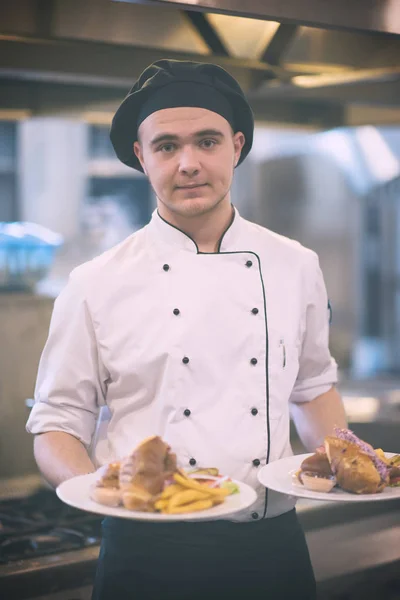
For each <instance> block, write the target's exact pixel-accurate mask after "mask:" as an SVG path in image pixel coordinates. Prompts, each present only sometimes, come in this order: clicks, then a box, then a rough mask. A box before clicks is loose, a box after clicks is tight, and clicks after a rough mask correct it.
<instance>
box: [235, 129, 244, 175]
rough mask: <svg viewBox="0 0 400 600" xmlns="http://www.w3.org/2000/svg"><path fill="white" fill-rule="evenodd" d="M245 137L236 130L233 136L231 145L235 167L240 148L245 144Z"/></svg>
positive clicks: (240, 151)
mask: <svg viewBox="0 0 400 600" xmlns="http://www.w3.org/2000/svg"><path fill="white" fill-rule="evenodd" d="M245 141H246V138H245V137H244V134H243V133H242V132H241V131H237V132H236V133H235V135H234V136H233V146H234V149H235V167H236V165H237V164H238V162H239V159H240V155H241V153H242V148H243V146H244V144H245Z"/></svg>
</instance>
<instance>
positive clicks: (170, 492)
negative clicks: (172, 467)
mask: <svg viewBox="0 0 400 600" xmlns="http://www.w3.org/2000/svg"><path fill="white" fill-rule="evenodd" d="M174 480H175V483H172V484H171V485H169V486H167V487H166V488H165V489H164V491H163V492H161V494H160V495H159V497H158V499H157V500H156V502H155V505H154V506H155V509H156V510H157V511H159V512H161V513H163V514H167V515H176V514H183V513H190V512H196V511H200V510H206V509H208V508H211V507H212V506H216V505H217V504H222V502H224V500H225V498H226V496H228V495H229V493H230V492H229V490H227V489H223V488H210V487H208V486H207V485H205V484H201V483H198V482H197V481H195V480H194V479H190V478H189V477H187V476H186V475H185V473H184V472H183V471H180V472H179V473H175V474H174Z"/></svg>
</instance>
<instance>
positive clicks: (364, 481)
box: [325, 436, 387, 494]
mask: <svg viewBox="0 0 400 600" xmlns="http://www.w3.org/2000/svg"><path fill="white" fill-rule="evenodd" d="M325 450H326V453H327V456H328V459H329V463H330V465H331V469H332V471H333V473H334V474H335V475H336V480H337V483H338V485H339V486H340V487H341V488H342V489H344V490H346V491H348V492H353V493H354V494H376V493H378V492H381V491H382V490H383V488H384V487H385V486H386V483H387V482H385V481H383V480H382V478H381V475H380V474H379V472H378V470H377V469H376V467H375V465H374V462H373V460H372V459H371V457H370V456H368V455H367V454H365V453H364V452H362V451H361V450H360V448H359V447H358V446H357V445H356V444H352V443H350V442H347V441H345V440H342V439H339V438H337V437H330V436H328V437H327V438H325Z"/></svg>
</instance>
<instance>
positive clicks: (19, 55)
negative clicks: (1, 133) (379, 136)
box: [0, 0, 400, 127]
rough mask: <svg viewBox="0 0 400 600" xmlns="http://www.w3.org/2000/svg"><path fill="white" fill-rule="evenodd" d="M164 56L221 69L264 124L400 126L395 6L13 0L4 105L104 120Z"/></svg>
mask: <svg viewBox="0 0 400 600" xmlns="http://www.w3.org/2000/svg"><path fill="white" fill-rule="evenodd" d="M166 57H168V58H177V59H188V60H198V61H210V62H215V63H216V64H220V65H221V66H223V67H225V68H226V69H227V70H228V71H230V72H231V73H232V74H233V75H234V76H235V77H237V79H238V80H239V82H240V83H241V85H242V86H243V88H244V89H245V91H246V93H247V94H248V97H249V99H250V102H251V104H252V106H253V109H254V111H255V114H256V118H258V119H260V120H266V121H279V122H287V123H302V124H308V125H311V126H316V127H320V126H322V127H326V126H328V127H329V126H334V125H344V124H352V122H353V118H354V115H356V114H357V115H358V120H359V121H361V122H363V118H364V117H360V115H361V114H362V115H364V116H365V118H367V117H366V115H368V118H367V120H366V121H365V122H369V123H377V124H378V123H382V122H383V123H399V122H400V58H399V57H400V1H399V0H352V1H351V2H349V1H348V0H336V1H335V2H331V1H328V0H304V1H302V2H298V0H286V1H285V2H282V1H281V0H246V2H243V1H242V0H187V1H180V2H172V1H171V0H126V1H125V0H36V2H30V1H28V0H14V1H13V3H9V6H7V7H4V6H0V91H1V94H0V109H11V108H12V109H13V110H15V109H19V110H31V111H33V112H35V113H47V112H59V111H60V110H65V111H72V112H74V111H78V112H79V111H81V110H83V109H84V110H89V111H92V112H93V111H101V112H102V114H103V115H104V113H105V112H107V111H110V113H111V112H112V111H113V110H114V109H115V107H116V106H117V103H118V102H119V101H120V100H121V98H122V97H123V95H124V94H125V93H126V92H127V91H128V89H129V88H130V86H131V85H132V83H133V81H134V80H135V78H137V77H138V75H139V74H140V72H141V71H142V70H143V68H144V67H145V66H147V65H148V64H149V63H151V62H153V61H155V60H157V59H160V58H166ZM358 107H360V110H358ZM0 116H1V113H0Z"/></svg>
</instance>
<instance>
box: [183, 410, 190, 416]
mask: <svg viewBox="0 0 400 600" xmlns="http://www.w3.org/2000/svg"><path fill="white" fill-rule="evenodd" d="M183 414H184V415H185V417H190V410H189V409H188V408H185V410H184V411H183Z"/></svg>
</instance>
